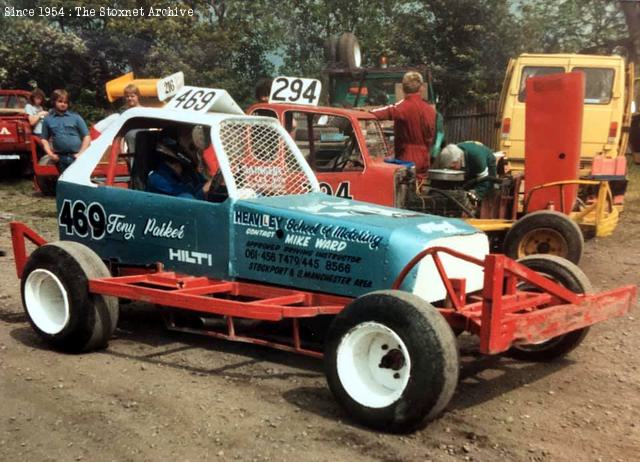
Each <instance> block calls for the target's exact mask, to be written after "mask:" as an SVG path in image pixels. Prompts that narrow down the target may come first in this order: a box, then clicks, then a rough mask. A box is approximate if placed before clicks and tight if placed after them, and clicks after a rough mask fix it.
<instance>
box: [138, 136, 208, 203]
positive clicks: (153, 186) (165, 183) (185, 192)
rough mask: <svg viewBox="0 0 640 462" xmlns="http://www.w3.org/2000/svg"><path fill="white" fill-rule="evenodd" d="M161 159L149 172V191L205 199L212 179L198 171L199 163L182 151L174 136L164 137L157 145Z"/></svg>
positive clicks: (157, 153) (157, 151) (157, 152)
mask: <svg viewBox="0 0 640 462" xmlns="http://www.w3.org/2000/svg"><path fill="white" fill-rule="evenodd" d="M156 155H158V156H160V158H161V160H160V163H159V164H158V166H157V167H156V168H155V169H154V170H152V171H151V172H150V173H149V177H148V180H147V191H149V192H154V193H160V194H167V195H170V196H176V197H185V198H190V199H205V198H206V195H207V193H208V192H209V188H210V187H211V180H209V181H207V180H206V179H205V178H204V176H203V175H202V174H201V173H199V172H197V171H196V167H197V164H196V162H195V160H194V159H193V158H192V157H191V156H190V155H189V154H185V153H184V152H181V149H180V146H179V145H178V143H177V142H176V141H175V140H174V139H173V138H168V137H165V138H163V139H162V140H161V141H160V142H159V143H158V145H157V147H156Z"/></svg>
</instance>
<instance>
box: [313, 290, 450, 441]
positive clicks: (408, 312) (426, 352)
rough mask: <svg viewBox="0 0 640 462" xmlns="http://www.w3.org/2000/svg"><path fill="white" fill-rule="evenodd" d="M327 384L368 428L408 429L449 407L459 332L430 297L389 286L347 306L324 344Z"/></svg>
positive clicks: (348, 410)
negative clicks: (427, 299) (425, 297)
mask: <svg viewBox="0 0 640 462" xmlns="http://www.w3.org/2000/svg"><path fill="white" fill-rule="evenodd" d="M324 362H325V372H326V375H327V381H328V383H329V387H330V388H331V391H332V392H333V394H334V396H335V397H336V399H337V401H338V402H339V403H340V404H341V405H342V407H343V408H344V409H345V410H346V412H347V413H348V414H349V415H350V416H351V417H353V418H354V419H355V420H356V421H358V422H360V423H361V424H363V425H366V426H368V427H371V428H375V429H378V430H383V431H389V432H406V431H411V430H413V429H415V428H417V427H420V426H421V425H422V424H424V423H426V422H427V421H429V420H431V419H433V418H435V417H436V416H437V415H438V414H439V413H440V412H442V411H443V410H444V408H445V407H446V405H447V404H448V403H449V401H450V399H451V397H452V396H453V393H454V391H455V388H456V385H457V382H458V369H459V356H458V346H457V344H456V340H455V336H454V335H453V332H452V331H451V328H450V327H449V324H448V323H447V322H446V320H445V319H444V318H443V317H442V315H441V314H440V313H439V312H438V311H437V310H436V309H435V308H433V306H431V305H430V304H429V303H428V302H426V301H424V300H423V299H421V298H420V297H417V296H415V295H413V294H409V293H406V292H400V291H395V290H385V291H379V292H372V293H370V294H367V295H364V296H362V297H360V298H358V299H356V300H354V301H353V302H352V303H351V304H349V305H348V306H347V307H346V308H345V309H344V310H343V311H342V312H341V313H340V314H339V315H337V316H336V318H335V320H334V321H333V323H332V324H331V327H330V328H329V332H328V335H327V341H326V343H325V357H324Z"/></svg>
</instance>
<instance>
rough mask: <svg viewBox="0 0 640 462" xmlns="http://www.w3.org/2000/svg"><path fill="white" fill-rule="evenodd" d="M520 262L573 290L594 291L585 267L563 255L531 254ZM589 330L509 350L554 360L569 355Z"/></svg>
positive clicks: (518, 356) (535, 358) (525, 357)
mask: <svg viewBox="0 0 640 462" xmlns="http://www.w3.org/2000/svg"><path fill="white" fill-rule="evenodd" d="M519 263H522V264H523V265H524V266H526V267H527V268H531V269H532V270H535V271H537V272H538V273H541V274H542V275H544V276H546V277H548V278H549V279H551V280H553V281H555V282H557V283H559V284H561V285H562V286H564V287H566V288H567V289H569V290H571V291H572V292H576V293H581V294H583V293H588V292H591V291H592V287H591V282H590V281H589V279H588V278H587V276H586V275H585V274H584V273H583V272H582V270H581V269H580V268H578V267H577V266H576V265H574V264H573V263H571V262H570V261H567V260H565V259H564V258H561V257H557V256H554V255H531V256H529V257H525V258H523V259H521V260H519ZM530 290H531V289H530ZM588 332H589V328H588V327H585V328H583V329H578V330H574V331H572V332H569V333H568V334H564V335H559V336H558V337H554V338H552V339H550V340H547V341H546V342H542V343H536V344H529V345H517V346H514V347H512V348H511V349H510V350H509V351H508V352H507V354H508V355H509V356H511V357H513V358H516V359H523V360H526V361H552V360H554V359H557V358H560V357H562V356H564V355H566V354H567V353H569V352H570V351H571V350H573V349H574V348H576V347H577V346H578V345H580V343H582V341H583V340H584V338H585V337H586V335H587V333H588Z"/></svg>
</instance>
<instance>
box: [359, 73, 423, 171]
mask: <svg viewBox="0 0 640 462" xmlns="http://www.w3.org/2000/svg"><path fill="white" fill-rule="evenodd" d="M423 85H424V82H423V80H422V75H421V74H420V73H419V72H413V71H410V72H407V73H406V74H405V75H404V77H403V78H402V90H403V91H404V94H405V97H404V99H403V100H402V101H400V102H398V103H396V104H393V105H391V106H385V107H382V108H380V109H374V110H372V111H371V113H372V114H373V115H375V116H376V117H377V118H378V119H379V120H393V121H394V126H393V132H394V144H395V151H396V159H400V160H404V161H408V162H413V163H414V164H415V165H416V173H418V174H426V172H427V170H428V169H429V162H430V151H431V145H432V144H433V139H434V137H435V132H436V110H435V109H434V108H433V106H431V105H430V104H429V103H427V102H426V101H424V100H423V99H422V95H421V91H420V90H421V89H422V86H423Z"/></svg>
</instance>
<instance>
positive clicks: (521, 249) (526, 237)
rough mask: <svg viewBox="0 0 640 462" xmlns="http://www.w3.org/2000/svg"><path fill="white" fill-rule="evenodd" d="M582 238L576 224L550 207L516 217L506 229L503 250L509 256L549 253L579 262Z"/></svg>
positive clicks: (517, 257)
mask: <svg viewBox="0 0 640 462" xmlns="http://www.w3.org/2000/svg"><path fill="white" fill-rule="evenodd" d="M583 246H584V238H583V236H582V231H580V227H579V226H578V224H577V223H576V222H575V221H573V220H572V219H571V218H569V217H568V216H566V215H564V214H562V213H560V212H555V211H552V210H540V211H537V212H533V213H530V214H528V215H525V216H524V217H522V218H520V219H519V220H518V221H516V223H515V224H514V225H513V226H512V227H511V229H510V230H509V231H508V232H507V235H506V237H505V239H504V253H505V254H506V255H507V256H508V257H511V258H513V259H519V258H523V257H526V256H527V255H534V254H550V255H556V256H559V257H563V258H566V259H567V260H569V261H571V262H573V263H576V264H577V263H579V262H580V258H581V257H582V248H583Z"/></svg>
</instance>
